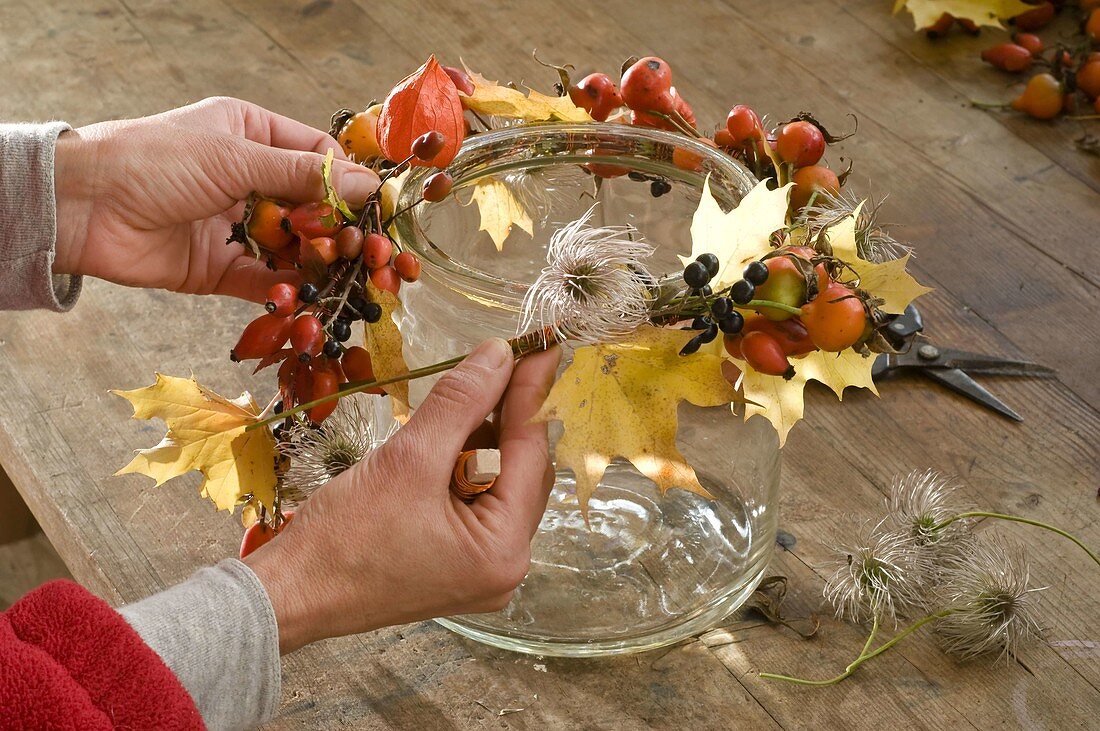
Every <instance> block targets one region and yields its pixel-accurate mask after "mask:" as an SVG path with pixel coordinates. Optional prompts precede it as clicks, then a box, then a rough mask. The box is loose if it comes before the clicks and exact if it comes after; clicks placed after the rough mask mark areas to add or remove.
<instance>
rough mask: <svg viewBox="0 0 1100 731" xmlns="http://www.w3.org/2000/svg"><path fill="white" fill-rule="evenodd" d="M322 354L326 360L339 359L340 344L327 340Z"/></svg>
mask: <svg viewBox="0 0 1100 731" xmlns="http://www.w3.org/2000/svg"><path fill="white" fill-rule="evenodd" d="M323 352H324V354H325V357H326V358H339V357H340V353H342V352H343V350H342V349H341V348H340V343H338V342H336V341H335V340H328V341H326V342H325V347H324V348H323Z"/></svg>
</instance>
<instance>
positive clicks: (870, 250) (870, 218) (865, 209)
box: [804, 188, 912, 263]
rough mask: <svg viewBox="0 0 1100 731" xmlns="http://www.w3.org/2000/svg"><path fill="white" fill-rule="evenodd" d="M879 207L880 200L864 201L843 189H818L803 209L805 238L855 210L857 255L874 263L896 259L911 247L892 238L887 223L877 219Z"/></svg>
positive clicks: (813, 236)
mask: <svg viewBox="0 0 1100 731" xmlns="http://www.w3.org/2000/svg"><path fill="white" fill-rule="evenodd" d="M881 207H882V201H876V200H874V199H867V200H864V199H862V198H860V197H859V196H857V195H856V194H855V193H853V192H852V191H850V190H848V189H847V188H845V189H844V190H842V191H841V192H840V193H837V194H833V193H828V192H820V191H819V192H818V194H817V198H815V199H814V203H813V205H811V206H808V207H807V208H806V209H805V211H804V214H805V216H806V220H807V223H808V226H809V234H810V236H809V240H810V241H816V240H817V239H818V237H819V235H820V234H821V233H822V231H824V230H826V229H828V228H829V227H831V226H833V225H835V224H836V223H837V222H838V221H840V220H841V219H844V218H847V217H848V216H851V215H852V214H853V213H855V212H856V211H857V210H858V211H859V216H858V217H857V218H856V246H857V250H858V252H859V256H860V258H861V259H864V260H866V261H872V262H876V263H882V262H884V261H890V260H892V259H900V258H901V257H903V256H905V255H906V254H908V253H910V252H911V251H912V248H911V247H909V246H907V245H905V244H903V243H901V242H900V241H898V240H897V239H895V238H894V237H893V236H892V235H891V234H890V232H889V228H888V226H886V225H885V224H883V223H881V222H880V221H879V210H880V209H881Z"/></svg>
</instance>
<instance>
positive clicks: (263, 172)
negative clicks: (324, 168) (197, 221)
mask: <svg viewBox="0 0 1100 731" xmlns="http://www.w3.org/2000/svg"><path fill="white" fill-rule="evenodd" d="M232 147H233V148H235V149H232V150H227V151H226V152H227V153H228V154H227V155H226V157H227V159H225V160H223V161H220V167H221V169H222V170H224V171H225V174H226V175H228V177H229V180H228V181H226V183H227V185H226V188H227V192H228V193H229V194H230V195H232V196H233V197H234V198H236V199H237V200H244V199H245V198H247V197H248V194H249V193H251V192H253V191H255V192H257V193H259V194H260V195H263V196H267V197H269V198H278V199H280V200H285V201H289V202H291V203H307V202H310V201H318V200H321V199H322V198H323V197H324V195H325V190H324V185H323V183H322V181H321V163H322V162H324V159H325V156H324V155H321V154H319V153H316V152H302V151H299V150H283V149H279V148H277V147H268V146H267V145H262V144H260V143H258V142H252V141H251V140H243V139H241V140H236V141H235V144H233V145H232ZM332 184H333V187H335V188H336V192H337V194H339V195H340V197H341V198H343V199H344V200H346V201H347V202H348V204H349V205H350V206H352V207H353V208H358V207H361V206H362V205H363V202H364V201H365V200H366V199H367V197H368V196H369V195H370V194H371V193H373V192H374V191H375V190H377V189H378V174H377V173H375V172H374V171H373V170H370V169H368V168H365V167H363V166H362V165H356V164H355V163H353V162H349V161H347V160H341V159H336V160H333V162H332Z"/></svg>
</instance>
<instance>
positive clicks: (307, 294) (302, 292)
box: [298, 282, 321, 305]
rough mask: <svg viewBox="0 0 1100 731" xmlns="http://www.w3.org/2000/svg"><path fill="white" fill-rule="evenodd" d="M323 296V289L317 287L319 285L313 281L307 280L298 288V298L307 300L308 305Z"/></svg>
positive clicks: (303, 300)
mask: <svg viewBox="0 0 1100 731" xmlns="http://www.w3.org/2000/svg"><path fill="white" fill-rule="evenodd" d="M320 296H321V290H319V289H317V285H316V284H313V283H312V282H306V283H305V284H303V285H302V286H301V287H299V288H298V299H300V300H302V302H305V303H306V304H307V305H311V304H313V303H314V302H316V301H317V298H318V297H320Z"/></svg>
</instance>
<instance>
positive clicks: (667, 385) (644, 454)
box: [534, 325, 741, 517]
mask: <svg viewBox="0 0 1100 731" xmlns="http://www.w3.org/2000/svg"><path fill="white" fill-rule="evenodd" d="M692 337H694V333H692V332H690V331H683V330H670V329H664V328H657V327H653V326H648V325H647V326H644V327H642V328H640V329H639V330H637V331H636V332H635V333H634V334H633V335H632V336H631V338H630V339H629V340H627V341H625V342H620V343H614V344H597V345H588V346H584V347H582V348H578V349H577V350H576V352H575V353H574V355H573V362H572V363H571V364H570V365H569V367H568V368H566V369H565V372H564V373H562V376H561V378H559V379H558V380H557V382H556V383H555V384H554V386H553V388H551V389H550V394H549V395H548V396H547V398H546V401H545V402H544V403H543V405H542V408H541V409H540V410H539V413H538V414H536V416H535V417H534V420H535V421H549V420H551V419H556V420H559V421H561V422H562V426H563V427H564V429H565V434H564V435H563V436H562V438H561V440H560V441H559V442H558V444H557V447H556V449H555V454H556V457H557V464H558V466H559V467H564V468H567V469H571V470H573V473H574V474H575V475H576V480H577V500H578V502H579V503H580V507H581V511H582V513H584V514H585V516H586V517H587V510H588V500H589V498H590V497H591V496H592V493H593V492H595V490H596V486H597V485H598V483H599V481H600V479H601V478H602V477H603V474H604V470H605V469H607V466H608V465H609V464H610V463H611V460H612V459H614V458H615V457H623V458H624V459H627V460H629V461H630V462H631V464H633V465H634V466H635V467H637V468H638V470H639V471H640V472H641V473H642V474H643V475H645V476H646V477H648V478H649V479H651V480H653V481H654V482H655V483H657V487H658V488H659V489H660V491H661V492H662V493H664V492H665V491H667V490H668V489H670V488H673V487H678V488H682V489H684V490H690V491H692V492H695V493H698V494H700V495H703V496H705V497H711V496H710V494H709V493H708V492H707V491H706V489H705V488H703V486H702V485H701V484H700V483H699V478H698V477H696V475H695V470H693V469H692V468H691V466H690V465H688V464H687V462H686V461H685V460H684V457H683V455H681V454H680V452H679V450H678V449H676V429H677V424H678V420H677V415H676V407H677V406H678V404H679V403H680V401H688V402H690V403H693V404H695V405H696V406H719V405H721V404H726V403H729V402H731V401H739V400H741V399H740V397H739V396H738V394H737V392H736V390H734V388H733V387H732V386H731V385H730V383H729V381H727V380H726V379H725V377H723V375H722V359H721V358H719V357H718V356H715V355H712V354H710V353H696V354H694V355H689V356H681V355H680V349H681V348H682V347H683V346H684V344H685V343H687V341H688V340H689V339H691V338H692Z"/></svg>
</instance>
